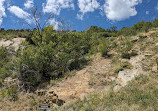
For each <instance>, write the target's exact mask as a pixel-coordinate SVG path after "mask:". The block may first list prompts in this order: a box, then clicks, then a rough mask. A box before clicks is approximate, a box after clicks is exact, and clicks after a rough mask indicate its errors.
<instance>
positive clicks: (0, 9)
mask: <svg viewBox="0 0 158 111" xmlns="http://www.w3.org/2000/svg"><path fill="white" fill-rule="evenodd" d="M4 2H5V0H0V25H1V24H2V22H3V17H5V16H6V13H5V7H4Z"/></svg>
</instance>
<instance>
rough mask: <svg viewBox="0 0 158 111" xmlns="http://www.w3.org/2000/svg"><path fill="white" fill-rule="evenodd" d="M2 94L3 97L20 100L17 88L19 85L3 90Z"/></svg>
mask: <svg viewBox="0 0 158 111" xmlns="http://www.w3.org/2000/svg"><path fill="white" fill-rule="evenodd" d="M1 96H2V97H3V98H5V97H7V98H8V99H9V100H11V101H17V100H18V88H17V86H16V85H14V86H11V87H10V88H8V89H3V90H1Z"/></svg>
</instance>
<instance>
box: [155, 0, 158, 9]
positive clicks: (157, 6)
mask: <svg viewBox="0 0 158 111" xmlns="http://www.w3.org/2000/svg"><path fill="white" fill-rule="evenodd" d="M155 9H156V10H157V11H158V2H157V5H156V7H155Z"/></svg>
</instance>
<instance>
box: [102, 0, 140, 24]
mask: <svg viewBox="0 0 158 111" xmlns="http://www.w3.org/2000/svg"><path fill="white" fill-rule="evenodd" d="M105 2H106V3H105V5H104V12H105V14H106V16H107V18H108V19H109V20H114V21H115V20H116V21H121V20H124V19H127V18H129V17H131V16H135V15H137V11H136V8H135V6H136V5H138V4H139V3H142V0H106V1H105Z"/></svg>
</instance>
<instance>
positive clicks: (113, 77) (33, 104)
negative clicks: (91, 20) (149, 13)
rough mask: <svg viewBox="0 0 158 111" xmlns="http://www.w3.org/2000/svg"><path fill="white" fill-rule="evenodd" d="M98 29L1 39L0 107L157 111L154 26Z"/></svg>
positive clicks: (50, 30)
mask: <svg viewBox="0 0 158 111" xmlns="http://www.w3.org/2000/svg"><path fill="white" fill-rule="evenodd" d="M143 23H144V22H143ZM153 23H154V22H153ZM138 24H139V23H138ZM144 24H146V23H144ZM138 26H140V25H138ZM133 27H134V26H133ZM143 27H146V25H144V26H143ZM99 29H100V28H98V29H96V27H91V28H90V29H89V30H88V31H87V32H54V30H53V28H52V26H48V27H46V28H45V29H44V31H43V32H42V34H43V35H42V37H43V38H42V40H41V38H40V36H39V35H38V34H37V33H36V32H33V33H31V32H29V33H30V36H31V38H30V36H28V35H27V36H26V37H25V36H21V37H17V36H16V37H13V38H10V39H9V40H6V39H5V38H4V37H2V39H0V46H2V47H1V48H0V60H1V61H0V87H1V88H0V110H1V111H9V110H11V111H12V110H13V111H31V110H32V111H38V110H39V109H38V107H39V105H43V104H46V105H50V106H51V110H52V111H134V110H135V111H157V110H158V29H157V28H155V27H151V28H149V29H148V30H146V28H138V29H141V31H140V30H136V31H135V33H133V32H131V28H126V29H121V30H119V31H116V30H115V31H107V30H100V31H99ZM144 29H145V30H144ZM13 32H14V31H13ZM13 32H12V33H13ZM3 33H6V32H3ZM7 34H8V33H7ZM126 34H129V35H128V36H127V35H126ZM8 35H9V36H11V35H12V34H8Z"/></svg>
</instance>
